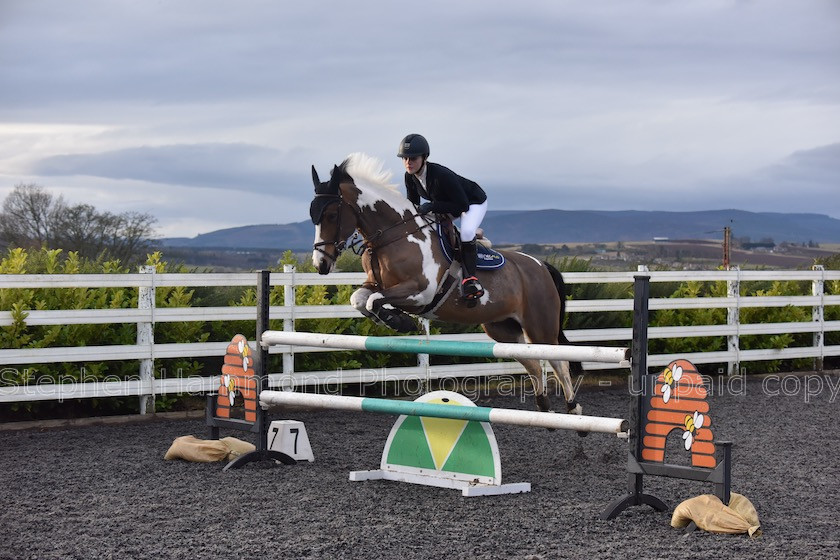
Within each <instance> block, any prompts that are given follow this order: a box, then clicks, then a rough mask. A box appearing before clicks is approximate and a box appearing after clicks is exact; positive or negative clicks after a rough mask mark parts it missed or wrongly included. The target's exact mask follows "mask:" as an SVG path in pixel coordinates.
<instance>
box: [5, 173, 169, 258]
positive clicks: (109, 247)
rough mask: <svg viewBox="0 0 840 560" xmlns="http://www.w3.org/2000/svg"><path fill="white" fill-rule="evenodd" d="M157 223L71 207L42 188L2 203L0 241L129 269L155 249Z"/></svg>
mask: <svg viewBox="0 0 840 560" xmlns="http://www.w3.org/2000/svg"><path fill="white" fill-rule="evenodd" d="M155 222H156V220H155V218H154V217H152V216H151V215H149V214H144V213H140V212H125V213H122V214H113V213H111V212H99V211H98V210H96V208H94V207H93V206H91V205H90V204H76V205H74V206H69V205H67V204H66V203H65V202H64V200H63V199H62V198H61V197H59V198H57V199H56V198H54V197H53V195H52V194H50V193H49V192H47V191H46V190H45V189H44V188H43V187H40V186H38V185H31V184H30V185H17V186H16V187H15V189H14V191H12V193H11V194H10V195H9V196H8V197H7V198H6V200H5V201H4V202H3V211H2V213H0V241H4V242H6V243H7V244H9V245H13V246H16V247H26V248H31V247H37V248H40V247H47V248H50V249H64V250H66V251H77V252H78V253H79V255H81V256H83V257H87V258H90V259H96V258H115V259H119V260H120V261H122V262H123V263H126V264H129V263H134V262H136V261H139V260H142V259H143V258H145V253H146V251H147V250H149V249H151V246H152V239H153V235H154V229H153V226H154V224H155Z"/></svg>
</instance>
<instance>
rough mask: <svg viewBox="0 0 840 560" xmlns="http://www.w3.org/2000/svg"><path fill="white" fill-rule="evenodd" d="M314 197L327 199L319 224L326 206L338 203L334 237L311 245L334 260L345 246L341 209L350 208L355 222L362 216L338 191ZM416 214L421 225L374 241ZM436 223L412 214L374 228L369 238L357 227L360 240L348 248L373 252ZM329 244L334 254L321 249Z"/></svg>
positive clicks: (358, 253) (431, 219) (412, 218)
mask: <svg viewBox="0 0 840 560" xmlns="http://www.w3.org/2000/svg"><path fill="white" fill-rule="evenodd" d="M315 198H316V199H318V198H322V199H327V201H326V202H325V203H324V204H323V208H322V210H321V218H320V219H319V220H318V222H317V224H320V223H321V221H322V220H323V215H324V211H325V210H326V209H327V208H328V207H330V206H332V205H333V204H338V216H337V217H336V228H335V239H333V240H332V241H320V242H318V243H315V244H313V245H312V249H313V250H314V251H317V252H319V253H321V254H322V255H324V257H325V258H327V259H329V260H330V261H333V262H335V261H336V260H337V259H338V257H339V256H340V255H341V253H342V252H343V251H344V250H345V249H346V248H347V240H346V239H341V209H342V208H343V207H345V206H346V207H348V208H350V209H351V210H352V211H353V213H354V214H355V216H356V223H357V224H358V223H359V222H360V221H361V217H362V216H361V213H360V212H359V211H358V210H357V209H356V208H354V207H353V206H350V205H349V204H346V203H345V202H344V199H343V198H342V196H341V193H340V192H339V193H318V194H316V195H315ZM418 216H423V222H424V223H423V225H420V226H417V227H416V228H415V229H413V230H411V231H409V232H407V233H405V235H400V236H396V237H392V238H391V239H390V240H388V241H386V242H384V243H376V242H377V241H378V240H380V239H381V238H382V237H383V236H384V235H385V233H387V232H388V231H390V230H392V229H394V228H397V227H400V226H403V225H405V224H407V223H408V222H409V221H413V220H414V219H415V218H417V217H418ZM436 223H438V220H437V218H429V217H428V215H427V214H412V215H411V216H410V217H409V218H404V219H402V220H401V221H399V222H397V223H395V224H392V225H390V226H388V227H386V228H385V229H378V230H376V232H375V233H374V234H373V235H371V236H370V237H369V238H366V237H365V236H364V234H363V233H361V232H360V231H359V230H358V228H356V233H359V234H361V236H362V238H361V240H358V241H354V242H351V244H350V248H351V250H352V251H353V252H354V253H356V254H357V255H360V254H361V253H362V252H363V251H365V250H367V251H370V252H371V253H373V252H374V251H375V250H376V249H381V248H383V247H385V246H387V245H390V244H391V243H394V242H395V241H399V240H400V239H403V238H404V237H408V236H409V235H411V234H413V233H416V232H418V231H420V230H422V229H425V228H427V227H432V226H433V225H434V224H436ZM353 237H355V233H354V235H353ZM351 239H352V237H351ZM329 245H332V246H333V247H334V248H335V256H333V255H331V254H329V253H328V252H326V251H325V250H324V249H323V247H326V246H329Z"/></svg>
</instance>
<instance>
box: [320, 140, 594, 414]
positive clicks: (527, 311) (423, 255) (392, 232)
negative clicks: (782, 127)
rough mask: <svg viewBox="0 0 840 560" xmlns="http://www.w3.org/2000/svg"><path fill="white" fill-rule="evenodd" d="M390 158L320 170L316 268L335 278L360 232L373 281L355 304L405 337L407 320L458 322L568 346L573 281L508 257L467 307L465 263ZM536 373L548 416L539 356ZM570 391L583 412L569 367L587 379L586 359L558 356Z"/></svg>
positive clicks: (557, 367) (532, 372) (351, 160)
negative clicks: (456, 258) (403, 185)
mask: <svg viewBox="0 0 840 560" xmlns="http://www.w3.org/2000/svg"><path fill="white" fill-rule="evenodd" d="M390 179H391V173H390V172H389V171H383V168H382V162H381V161H379V160H378V159H375V158H372V157H370V156H367V155H365V154H360V153H355V154H351V155H350V156H349V157H348V158H347V159H346V160H345V161H344V162H343V163H342V164H341V165H339V166H334V167H333V170H332V174H331V177H330V180H329V181H326V182H321V181H320V179H319V178H318V173H317V172H316V171H315V167H314V166H313V167H312V180H313V182H314V184H315V198H314V199H313V200H312V204H311V206H310V215H311V218H312V222H313V223H314V224H315V243H314V250H313V252H312V262H313V264H314V265H315V267H316V268H317V269H318V272H319V273H320V274H328V273H329V272H330V271H332V270H333V269H334V267H335V262H336V259H338V257H339V255H340V254H341V252H342V251H343V250H344V249H345V247H346V240H347V239H348V238H349V237H351V236H352V235H353V234H354V233H355V232H358V233H359V234H361V236H362V239H363V240H364V244H363V247H364V252H363V253H362V265H363V267H364V270H365V272H366V273H367V281H366V282H365V283H364V284H363V285H362V286H361V287H360V288H359V289H358V290H356V291H355V292H354V293H353V295H352V296H351V298H350V302H351V304H352V305H353V306H354V307H355V308H356V309H358V310H359V311H360V312H361V313H362V314H363V315H365V316H367V317H369V318H371V319H373V320H374V321H377V322H379V323H381V324H384V325H387V326H389V327H391V328H392V329H394V330H397V331H400V332H412V331H416V330H417V324H416V323H415V321H414V320H413V319H412V318H411V317H409V316H408V315H407V314H411V315H416V316H420V317H426V318H428V319H437V320H440V321H446V322H451V323H463V324H481V325H482V327H483V328H484V331H485V332H486V333H487V334H488V335H489V336H490V337H491V338H492V339H494V340H496V341H497V342H508V343H526V342H527V343H534V344H568V343H569V342H568V340H567V339H566V336H565V335H564V334H563V329H562V326H563V317H564V314H565V299H566V298H565V285H564V283H563V277H562V276H561V274H560V272H559V271H558V270H557V269H556V268H554V267H552V266H551V265H549V264H548V263H546V262H543V261H539V260H537V259H535V258H534V257H531V256H529V255H526V254H524V253H519V252H511V251H501V252H502V253H503V255H504V257H505V259H506V264H505V265H504V266H503V267H502V268H500V269H498V270H494V271H489V272H488V271H479V280H480V281H481V284H482V286H484V295H483V296H482V297H481V298H480V299H479V300H478V302H477V303H476V302H472V305H468V302H466V301H464V300H463V299H462V298H461V297H460V294H459V292H458V289H457V286H458V285H460V276H461V267H460V266H459V265H458V264H457V263H453V264H450V263H449V262H448V260H447V259H446V257H445V256H444V253H443V250H442V248H441V246H440V239H439V236H438V234H437V232H436V230H435V228H434V226H435V225H436V222H435V221H434V220H432V219H431V218H429V217H428V216H423V215H418V214H417V213H416V211H415V209H414V206H413V205H412V204H411V202H409V200H408V199H407V198H406V197H405V196H404V195H403V194H402V193H401V192H400V191H399V190H398V189H397V187H396V186H395V185H393V184H389V181H390ZM518 361H519V362H520V363H521V364H522V365H523V366H524V368H525V369H526V371H527V372H528V374H529V376H530V378H531V382H532V384H533V388H534V394H535V395H536V404H537V407H538V408H539V409H540V410H543V411H548V410H550V409H551V405H550V401H549V397H548V393H547V389H546V387H545V386H544V384H543V376H542V368H541V366H540V362H539V360H533V359H531V360H528V359H522V360H518ZM549 363H550V364H551V367H552V369H553V370H554V372H555V375H556V376H557V379H558V381H559V382H560V384H561V386H562V387H563V392H564V394H565V397H566V405H567V409H568V411H569V412H573V413H576V414H581V413H582V411H583V409H582V407H581V406H580V405H579V404H578V403H577V402H576V401H575V395H574V388H573V385H572V381H571V377H570V375H569V369H570V368H571V369H572V371H573V372H574V373H575V374H582V373H583V368H582V367H581V364H580V363H578V362H574V363H571V364H569V366H570V368H569V367H563V366H564V364H565V363H564V362H561V361H558V360H550V362H549Z"/></svg>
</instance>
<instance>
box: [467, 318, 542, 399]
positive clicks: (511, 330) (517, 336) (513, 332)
mask: <svg viewBox="0 0 840 560" xmlns="http://www.w3.org/2000/svg"><path fill="white" fill-rule="evenodd" d="M482 327H484V332H486V333H487V335H488V336H489V337H490V338H492V339H493V340H495V341H496V342H508V343H520V344H521V343H524V342H526V340H525V334H524V333H523V332H522V327H520V326H519V323H517V322H516V321H514V320H513V319H506V320H504V321H499V322H497V323H486V324H484V325H482ZM516 361H517V362H519V363H520V364H522V367H524V368H525V371H527V372H528V377H530V378H531V386H532V387H533V388H534V399H535V400H536V403H537V409H539V410H540V411H542V412H549V411H551V399H549V398H548V390H547V389H546V386H545V384H544V383H543V372H542V367H541V366H540V361H539V360H516Z"/></svg>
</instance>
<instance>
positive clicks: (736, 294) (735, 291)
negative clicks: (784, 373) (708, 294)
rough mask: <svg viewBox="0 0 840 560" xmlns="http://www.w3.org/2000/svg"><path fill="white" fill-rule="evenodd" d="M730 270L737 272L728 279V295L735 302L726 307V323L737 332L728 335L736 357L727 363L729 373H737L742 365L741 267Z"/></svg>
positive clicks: (729, 346) (730, 349) (727, 341)
mask: <svg viewBox="0 0 840 560" xmlns="http://www.w3.org/2000/svg"><path fill="white" fill-rule="evenodd" d="M729 270H730V271H734V272H735V279H734V280H727V281H726V297H729V298H732V299H733V300H734V302H733V304H732V305H730V306H729V307H727V308H726V324H727V326H729V327H734V328H735V333H734V334H730V335H729V336H727V337H726V345H727V349H728V350H729V352H731V353H733V354H734V356H735V357H734V358H733V359H731V360H730V361H729V363H728V364H727V370H726V373H727V375H736V374H738V370H739V369H740V367H741V359H740V351H741V350H740V348H741V344H740V341H739V334H738V333H739V331H740V326H741V308H740V307H741V306H740V302H741V269H740V267H737V266H730V267H729Z"/></svg>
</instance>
